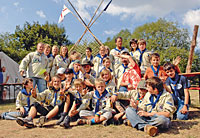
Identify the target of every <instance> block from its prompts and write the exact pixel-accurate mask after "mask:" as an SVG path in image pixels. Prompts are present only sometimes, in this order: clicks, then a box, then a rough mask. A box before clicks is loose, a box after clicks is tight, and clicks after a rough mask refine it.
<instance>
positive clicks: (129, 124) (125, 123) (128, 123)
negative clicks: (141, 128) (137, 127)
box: [123, 119, 132, 126]
mask: <svg viewBox="0 0 200 138" xmlns="http://www.w3.org/2000/svg"><path fill="white" fill-rule="evenodd" d="M123 124H124V125H125V126H132V125H131V122H130V121H129V120H128V119H125V120H124V121H123Z"/></svg>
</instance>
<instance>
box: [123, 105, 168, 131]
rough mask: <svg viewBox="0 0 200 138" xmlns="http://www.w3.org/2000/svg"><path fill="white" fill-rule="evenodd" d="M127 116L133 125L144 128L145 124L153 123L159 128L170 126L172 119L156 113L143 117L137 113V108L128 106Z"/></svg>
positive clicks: (140, 128)
mask: <svg viewBox="0 0 200 138" xmlns="http://www.w3.org/2000/svg"><path fill="white" fill-rule="evenodd" d="M126 117H127V118H128V120H129V121H130V122H131V125H132V127H134V128H137V129H139V130H143V129H144V126H146V125H152V126H156V127H158V128H161V129H163V128H169V127H170V125H171V121H170V119H169V118H167V117H165V116H163V115H154V116H151V117H141V116H139V115H138V114H137V111H136V109H134V108H132V107H128V108H127V109H126Z"/></svg>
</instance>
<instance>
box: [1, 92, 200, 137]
mask: <svg viewBox="0 0 200 138" xmlns="http://www.w3.org/2000/svg"><path fill="white" fill-rule="evenodd" d="M190 94H191V101H192V105H191V108H190V115H189V120H187V121H172V127H171V128H169V129H168V130H165V131H161V132H160V133H159V134H158V135H157V136H156V137H157V138H164V137H170V138H200V110H199V109H200V104H199V102H198V91H191V92H190ZM8 110H15V105H14V104H6V105H0V113H2V112H3V111H8ZM34 121H35V120H34ZM55 122H56V120H52V121H50V122H48V123H47V125H46V127H43V128H39V127H36V128H33V129H27V128H25V127H21V126H19V125H18V124H17V123H16V122H15V121H7V120H0V138H18V137H20V138H23V137H26V138H32V137H35V138H41V137H44V138H52V137H53V138H77V137H82V138H101V137H104V138H129V137H137V138H146V137H149V136H148V135H147V134H146V133H144V132H142V131H138V130H136V129H134V128H131V127H129V126H124V125H120V126H114V125H110V126H106V127H105V126H102V125H94V126H88V125H85V126H75V127H72V128H70V129H63V128H62V127H60V126H55V125H53V124H54V123H55Z"/></svg>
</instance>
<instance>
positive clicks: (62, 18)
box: [58, 5, 71, 23]
mask: <svg viewBox="0 0 200 138" xmlns="http://www.w3.org/2000/svg"><path fill="white" fill-rule="evenodd" d="M70 12H71V11H70V10H69V9H68V8H67V7H66V6H65V5H64V6H63V10H62V13H61V15H60V17H59V20H58V23H61V22H62V21H63V20H64V17H65V15H67V14H68V13H70Z"/></svg>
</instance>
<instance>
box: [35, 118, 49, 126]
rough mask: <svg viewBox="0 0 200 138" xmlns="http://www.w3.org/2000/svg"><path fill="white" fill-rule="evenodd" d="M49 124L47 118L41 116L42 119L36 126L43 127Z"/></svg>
mask: <svg viewBox="0 0 200 138" xmlns="http://www.w3.org/2000/svg"><path fill="white" fill-rule="evenodd" d="M45 122H47V118H46V116H40V118H39V119H38V120H37V122H36V124H39V126H41V127H42V126H43V125H44V124H45Z"/></svg>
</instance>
